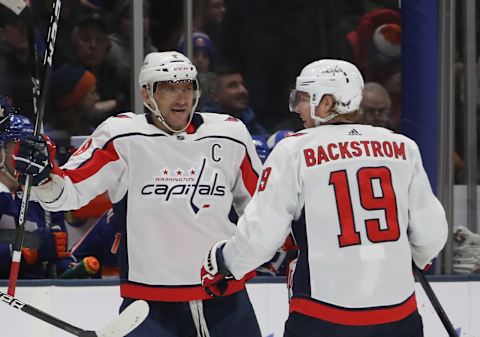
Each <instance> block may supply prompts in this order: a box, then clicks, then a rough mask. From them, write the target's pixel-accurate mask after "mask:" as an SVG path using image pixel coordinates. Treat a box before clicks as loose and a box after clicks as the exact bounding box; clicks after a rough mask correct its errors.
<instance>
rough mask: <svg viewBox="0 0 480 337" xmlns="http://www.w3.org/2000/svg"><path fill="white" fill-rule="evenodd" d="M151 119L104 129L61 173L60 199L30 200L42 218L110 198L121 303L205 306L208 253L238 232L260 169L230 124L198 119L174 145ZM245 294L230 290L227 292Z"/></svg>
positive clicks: (241, 130) (42, 193) (114, 122)
mask: <svg viewBox="0 0 480 337" xmlns="http://www.w3.org/2000/svg"><path fill="white" fill-rule="evenodd" d="M149 119H150V115H149V114H147V115H135V114H133V113H126V114H121V115H119V116H117V117H112V118H109V119H107V120H106V121H105V122H104V123H102V124H101V125H100V126H99V127H98V128H97V130H95V131H94V133H93V134H92V135H91V137H89V138H88V139H87V140H86V141H85V142H84V144H83V145H82V147H81V148H80V149H79V150H78V151H77V152H76V153H75V154H73V156H72V157H71V158H70V160H69V161H68V162H67V163H66V164H65V165H64V166H63V167H62V169H63V170H64V172H65V177H64V180H63V181H62V184H63V183H64V186H63V192H61V194H59V195H52V190H57V191H58V190H59V189H58V188H52V186H48V185H49V184H45V185H46V186H43V185H42V186H39V187H37V188H35V189H34V193H36V195H37V196H38V198H39V199H40V200H42V201H43V203H42V204H43V206H44V207H45V208H47V209H50V210H58V209H62V210H71V209H78V208H80V207H82V206H83V205H85V204H87V203H88V202H89V201H90V200H91V199H92V198H94V197H95V196H97V195H98V194H100V193H102V192H104V191H105V190H108V194H109V196H110V199H111V201H112V203H113V204H114V212H115V216H116V217H117V221H119V222H120V223H121V224H122V225H123V227H124V232H125V233H122V244H121V246H122V248H123V250H122V249H121V250H120V252H119V255H120V258H121V261H120V269H121V276H122V282H121V294H122V296H124V297H129V298H142V299H149V300H159V301H188V300H195V299H206V298H209V296H208V295H207V294H206V293H205V291H204V290H203V288H202V287H201V285H200V284H201V281H200V273H199V270H200V266H201V264H202V260H203V257H204V256H205V252H207V251H208V250H209V249H210V247H211V246H212V245H213V244H214V243H215V242H217V241H219V240H225V239H228V238H230V237H231V236H232V235H233V233H234V232H235V228H236V225H235V224H234V223H232V222H231V221H230V220H229V212H230V210H231V207H232V204H233V206H234V208H235V210H236V211H237V213H238V214H239V215H241V214H242V213H243V209H244V208H245V206H246V204H247V203H248V202H249V201H250V199H251V196H252V195H253V193H254V192H255V188H256V184H257V180H258V173H259V172H260V169H261V163H260V160H259V158H258V156H257V154H256V151H255V147H254V145H253V142H252V139H251V137H250V135H249V133H248V131H247V129H246V127H245V126H244V125H243V123H242V122H240V121H239V120H237V119H236V118H233V117H230V116H228V115H224V114H211V113H196V114H194V117H193V120H192V123H191V124H190V125H189V127H188V128H187V130H186V131H185V132H182V133H179V134H175V135H169V134H167V133H165V132H163V131H162V130H160V129H159V128H157V127H156V126H155V125H153V124H152V123H151V120H149ZM54 182H55V181H54ZM57 194H58V193H57ZM124 239H125V240H124ZM243 286H244V281H243V280H242V281H240V282H238V281H235V280H234V284H232V287H231V289H232V291H234V290H235V289H236V290H240V289H242V288H243Z"/></svg>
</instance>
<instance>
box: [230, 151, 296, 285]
mask: <svg viewBox="0 0 480 337" xmlns="http://www.w3.org/2000/svg"><path fill="white" fill-rule="evenodd" d="M287 153H288V151H287V150H286V148H285V147H283V146H281V145H279V146H277V147H276V148H275V149H274V150H273V152H272V153H271V154H270V156H269V157H268V158H267V161H266V162H265V164H264V168H263V172H262V174H261V177H260V182H259V184H258V187H257V191H256V193H255V195H254V197H253V198H252V201H251V202H250V203H249V204H248V206H247V207H246V208H245V212H244V214H243V216H242V217H241V218H240V219H239V221H238V224H237V229H236V232H235V236H234V237H233V238H232V239H231V240H230V241H229V242H228V243H227V244H226V246H225V247H224V250H223V253H224V257H225V262H226V265H227V268H228V270H229V271H230V272H231V273H232V274H233V276H234V277H235V278H236V279H240V278H241V277H242V276H243V275H244V274H246V273H247V272H249V271H251V270H253V269H255V268H256V267H258V266H259V265H261V264H263V263H264V262H266V261H268V260H270V259H271V258H272V256H273V255H274V254H275V252H276V251H277V249H278V248H279V247H280V246H281V245H282V243H283V242H284V241H285V238H286V237H287V235H288V234H289V232H290V226H291V221H292V219H293V218H294V217H295V215H296V214H297V213H298V209H299V208H301V207H302V206H301V205H300V204H301V184H300V179H299V172H298V168H297V159H296V158H292V157H290V156H289V155H288V154H287Z"/></svg>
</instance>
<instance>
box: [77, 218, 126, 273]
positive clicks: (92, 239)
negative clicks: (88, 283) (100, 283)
mask: <svg viewBox="0 0 480 337" xmlns="http://www.w3.org/2000/svg"><path fill="white" fill-rule="evenodd" d="M121 238H122V234H121V229H120V226H119V225H118V221H115V217H114V216H113V210H112V209H110V210H109V211H107V212H105V213H104V214H103V215H102V216H101V217H100V218H99V219H98V221H97V222H96V223H95V224H94V225H93V226H92V227H91V228H90V229H89V230H88V231H87V233H85V235H84V236H83V237H82V238H81V239H80V240H79V241H78V242H77V243H76V244H75V245H74V246H73V247H72V253H73V254H75V257H76V258H77V259H78V260H80V259H83V258H85V257H87V256H94V257H96V258H97V260H98V261H99V262H100V265H101V268H102V274H105V269H108V270H109V271H115V270H116V269H117V268H118V261H117V250H118V248H119V245H120V240H121ZM107 274H108V272H107Z"/></svg>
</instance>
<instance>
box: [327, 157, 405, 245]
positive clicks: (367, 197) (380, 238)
mask: <svg viewBox="0 0 480 337" xmlns="http://www.w3.org/2000/svg"><path fill="white" fill-rule="evenodd" d="M374 180H377V181H378V182H379V185H380V189H381V195H380V196H378V195H376V193H375V192H374V188H373V181H374ZM356 182H357V184H358V191H359V194H360V205H361V206H362V207H363V208H364V209H366V210H369V211H373V210H383V211H384V213H385V222H386V227H385V228H381V226H380V219H378V218H371V219H366V220H365V227H366V233H367V238H368V240H370V241H371V242H373V243H378V242H386V241H396V240H398V238H399V237H400V226H399V224H398V216H397V202H396V197H395V191H394V189H393V185H392V175H391V172H390V169H388V167H384V166H382V167H362V168H360V169H359V170H358V171H357V179H356ZM329 184H330V185H333V189H334V191H335V199H336V203H337V211H338V219H339V223H340V235H338V244H339V246H340V247H346V246H353V245H359V244H361V243H362V241H361V237H360V232H358V231H357V230H356V228H355V219H354V215H353V206H352V198H351V194H350V193H351V192H350V188H349V181H348V176H347V171H346V170H340V171H334V172H331V173H330V180H329ZM377 194H380V193H377Z"/></svg>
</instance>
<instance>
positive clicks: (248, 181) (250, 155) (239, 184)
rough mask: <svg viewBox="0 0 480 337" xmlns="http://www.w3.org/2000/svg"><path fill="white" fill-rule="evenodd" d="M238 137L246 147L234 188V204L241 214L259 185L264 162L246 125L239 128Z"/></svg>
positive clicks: (241, 154)
mask: <svg viewBox="0 0 480 337" xmlns="http://www.w3.org/2000/svg"><path fill="white" fill-rule="evenodd" d="M239 129H240V130H239V134H240V136H239V137H238V138H239V140H240V141H241V142H242V144H244V145H245V147H244V148H243V149H242V150H241V153H240V154H239V157H240V165H239V169H238V170H237V176H236V177H235V184H234V186H233V189H232V194H233V206H234V208H235V211H236V212H237V214H238V215H239V216H240V215H242V214H243V211H244V209H245V207H246V206H247V204H248V202H249V201H250V200H251V198H252V196H253V194H254V193H255V188H256V187H257V182H258V175H259V172H260V171H261V169H262V163H261V161H260V158H259V157H258V155H257V151H256V149H255V145H254V143H253V140H252V137H251V136H250V134H249V133H248V131H247V128H246V127H245V126H243V125H242V126H241V128H239Z"/></svg>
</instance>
